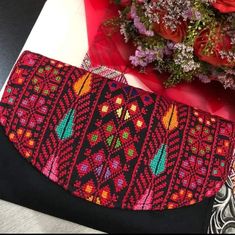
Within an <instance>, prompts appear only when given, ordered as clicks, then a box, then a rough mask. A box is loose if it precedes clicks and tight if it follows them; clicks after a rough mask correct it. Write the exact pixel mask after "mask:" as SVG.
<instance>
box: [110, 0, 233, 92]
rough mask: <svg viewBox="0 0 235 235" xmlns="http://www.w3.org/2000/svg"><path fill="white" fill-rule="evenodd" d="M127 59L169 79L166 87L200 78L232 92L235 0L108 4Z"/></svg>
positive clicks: (118, 1) (138, 0)
mask: <svg viewBox="0 0 235 235" xmlns="http://www.w3.org/2000/svg"><path fill="white" fill-rule="evenodd" d="M113 2H115V3H116V4H118V5H119V6H120V8H119V9H120V10H119V18H118V19H116V20H114V21H113V23H114V22H115V23H116V24H118V25H119V26H120V33H121V34H122V35H123V38H124V40H125V42H126V43H131V44H133V45H134V47H135V53H134V54H133V55H131V56H130V57H129V59H130V62H131V64H132V65H133V66H135V67H138V68H139V69H140V70H141V71H144V70H145V68H146V67H147V66H149V65H152V66H153V68H154V69H155V70H156V71H158V72H160V73H167V74H169V76H168V79H167V80H166V81H165V85H166V86H172V85H175V84H177V83H180V82H182V81H187V82H190V81H192V80H193V79H200V80H201V81H202V82H205V83H208V82H210V81H211V80H217V81H219V82H221V83H222V84H223V86H224V87H225V88H231V89H234V90H235V0H113Z"/></svg>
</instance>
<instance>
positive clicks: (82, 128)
mask: <svg viewBox="0 0 235 235" xmlns="http://www.w3.org/2000/svg"><path fill="white" fill-rule="evenodd" d="M0 122H1V125H3V126H4V128H5V132H6V134H7V135H8V136H9V139H10V140H11V141H12V142H13V143H14V145H15V147H16V148H17V149H18V151H19V152H20V153H21V155H22V156H23V157H24V158H26V159H27V160H28V161H29V162H30V163H31V164H32V165H33V166H34V167H36V168H37V169H38V170H39V171H40V172H42V173H43V174H44V175H45V176H46V177H48V178H50V179H51V180H52V181H53V182H55V183H57V184H59V185H61V186H62V187H63V188H64V189H65V190H68V191H70V192H71V193H72V194H73V195H75V196H77V197H80V198H83V199H85V200H88V201H90V202H93V203H96V204H99V205H102V206H106V207H109V208H122V209H130V210H164V209H173V208H177V207H182V206H187V205H192V204H195V203H197V202H199V201H202V200H203V199H204V198H205V197H211V196H213V195H215V194H216V193H217V192H218V191H219V189H220V188H221V186H222V185H223V183H224V181H225V180H226V178H227V176H228V173H229V170H230V162H231V159H232V153H233V149H234V132H235V130H234V129H235V125H234V123H232V122H230V121H226V120H224V119H222V118H219V117H216V116H212V115H210V114H208V113H206V112H203V111H201V110H197V109H196V108H192V107H189V106H187V105H184V104H181V103H177V102H175V101H172V100H169V99H167V98H164V97H161V96H158V95H156V94H153V93H148V92H145V91H143V90H141V89H137V88H134V87H131V86H129V85H127V84H123V83H120V82H118V81H114V80H109V79H107V78H103V77H101V76H99V75H96V74H92V73H90V72H87V71H85V70H83V69H79V68H75V67H73V66H70V65H67V64H64V63H62V62H59V61H55V60H52V59H49V58H46V57H44V56H41V55H38V54H34V53H31V52H24V53H23V54H22V56H21V57H20V59H19V61H18V62H17V64H16V65H15V67H14V69H13V72H12V74H11V76H10V79H9V82H8V84H7V87H6V89H5V92H4V96H3V98H2V101H1V103H0Z"/></svg>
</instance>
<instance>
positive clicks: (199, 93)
mask: <svg viewBox="0 0 235 235" xmlns="http://www.w3.org/2000/svg"><path fill="white" fill-rule="evenodd" d="M85 6H86V17H87V29H88V39H89V46H90V48H89V55H90V59H91V63H92V64H93V65H94V66H95V65H106V66H108V67H110V68H113V69H116V70H119V71H121V72H125V73H128V74H131V75H133V77H137V78H138V79H139V80H141V82H143V83H144V84H145V85H146V86H147V87H149V88H150V89H151V90H152V91H154V92H157V93H158V94H161V95H165V96H167V97H169V98H172V99H174V100H176V101H179V102H183V103H185V104H188V105H191V106H194V107H197V108H200V109H203V110H205V111H207V112H210V113H212V114H215V115H218V116H221V117H223V118H226V119H229V120H231V121H234V120H235V92H234V91H232V90H229V89H227V90H225V89H224V88H223V87H222V85H221V84H220V83H218V82H216V81H212V82H211V83H209V84H203V83H201V82H200V81H194V82H193V83H191V84H181V85H178V86H176V87H172V88H168V89H165V88H164V86H163V80H164V75H159V74H157V73H156V71H153V70H151V68H149V69H148V70H147V71H146V73H144V74H142V73H139V72H138V70H137V69H136V68H133V67H132V65H131V64H130V62H129V56H130V55H131V54H133V52H134V48H133V47H132V46H131V45H130V44H125V42H124V40H123V38H122V36H121V35H120V33H119V31H116V32H114V33H112V34H109V32H108V30H107V28H106V27H104V26H103V25H102V23H103V22H105V21H107V19H110V18H112V17H115V16H117V14H118V13H117V8H116V6H115V5H111V4H110V1H109V0H103V1H95V0H86V1H85Z"/></svg>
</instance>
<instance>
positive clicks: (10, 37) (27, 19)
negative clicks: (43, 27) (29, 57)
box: [0, 0, 46, 89]
mask: <svg viewBox="0 0 235 235" xmlns="http://www.w3.org/2000/svg"><path fill="white" fill-rule="evenodd" d="M45 2H46V0H0V89H1V88H2V86H3V84H4V82H5V80H6V79H7V76H8V74H9V72H10V70H11V68H12V66H13V64H14V63H15V61H16V59H17V57H18V55H19V53H20V51H21V49H22V47H23V46H24V43H25V41H26V39H27V37H28V35H29V33H30V31H31V29H32V27H33V25H34V23H35V21H36V20H37V17H38V15H39V14H40V11H41V9H42V7H43V5H44V3H45Z"/></svg>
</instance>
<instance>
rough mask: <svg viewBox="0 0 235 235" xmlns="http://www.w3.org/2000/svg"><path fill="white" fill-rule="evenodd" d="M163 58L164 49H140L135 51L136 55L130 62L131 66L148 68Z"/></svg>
mask: <svg viewBox="0 0 235 235" xmlns="http://www.w3.org/2000/svg"><path fill="white" fill-rule="evenodd" d="M162 58H163V50H162V49H156V50H150V49H142V48H141V47H138V48H137V49H136V51H135V55H134V56H130V61H131V64H132V65H134V66H135V67H137V66H141V67H146V66H147V65H148V64H151V63H152V62H154V61H155V60H162Z"/></svg>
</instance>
